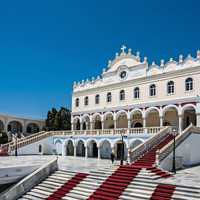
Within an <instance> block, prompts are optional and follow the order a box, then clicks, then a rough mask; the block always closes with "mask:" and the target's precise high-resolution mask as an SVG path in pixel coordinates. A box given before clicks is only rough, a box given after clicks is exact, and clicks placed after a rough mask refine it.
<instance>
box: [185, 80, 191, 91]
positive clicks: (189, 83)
mask: <svg viewBox="0 0 200 200" xmlns="http://www.w3.org/2000/svg"><path fill="white" fill-rule="evenodd" d="M185 90H186V91H190V90H193V79H192V78H187V79H186V80H185Z"/></svg>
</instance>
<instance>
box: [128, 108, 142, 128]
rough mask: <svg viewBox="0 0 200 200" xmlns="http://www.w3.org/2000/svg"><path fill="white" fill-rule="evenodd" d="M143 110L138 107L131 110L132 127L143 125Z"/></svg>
mask: <svg viewBox="0 0 200 200" xmlns="http://www.w3.org/2000/svg"><path fill="white" fill-rule="evenodd" d="M143 115H144V114H143V111H142V110H141V109H139V108H136V109H134V110H132V111H131V112H130V121H131V128H139V127H143Z"/></svg>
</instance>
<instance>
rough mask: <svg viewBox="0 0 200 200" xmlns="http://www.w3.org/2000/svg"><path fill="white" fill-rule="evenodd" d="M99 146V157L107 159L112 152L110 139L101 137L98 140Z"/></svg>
mask: <svg viewBox="0 0 200 200" xmlns="http://www.w3.org/2000/svg"><path fill="white" fill-rule="evenodd" d="M99 148H100V157H101V158H104V159H109V158H110V155H111V152H112V148H111V141H110V140H109V139H101V140H100V141H99Z"/></svg>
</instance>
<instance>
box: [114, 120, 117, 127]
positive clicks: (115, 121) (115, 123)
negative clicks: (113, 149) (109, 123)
mask: <svg viewBox="0 0 200 200" xmlns="http://www.w3.org/2000/svg"><path fill="white" fill-rule="evenodd" d="M116 128H117V120H116V119H115V120H114V129H116Z"/></svg>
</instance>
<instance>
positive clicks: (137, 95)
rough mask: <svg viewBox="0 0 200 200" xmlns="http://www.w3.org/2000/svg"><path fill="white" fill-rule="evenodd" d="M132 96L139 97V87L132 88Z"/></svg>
mask: <svg viewBox="0 0 200 200" xmlns="http://www.w3.org/2000/svg"><path fill="white" fill-rule="evenodd" d="M134 98H135V99H139V98H140V89H139V87H136V88H135V89H134Z"/></svg>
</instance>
